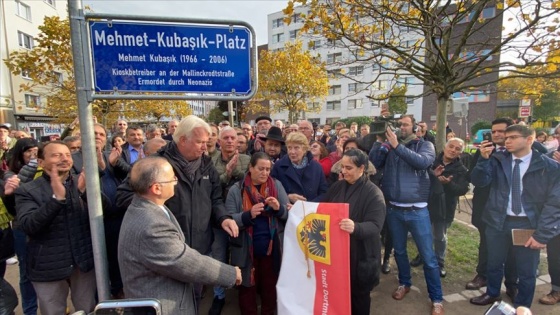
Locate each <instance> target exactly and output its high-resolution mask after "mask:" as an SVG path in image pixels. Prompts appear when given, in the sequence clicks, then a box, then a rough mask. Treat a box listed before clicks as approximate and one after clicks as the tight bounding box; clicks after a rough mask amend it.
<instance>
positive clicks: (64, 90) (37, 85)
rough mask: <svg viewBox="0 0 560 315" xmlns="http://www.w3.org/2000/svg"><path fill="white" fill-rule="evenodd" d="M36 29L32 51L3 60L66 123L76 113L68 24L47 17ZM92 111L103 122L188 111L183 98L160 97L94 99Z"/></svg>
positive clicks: (47, 110)
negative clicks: (165, 98) (128, 99)
mask: <svg viewBox="0 0 560 315" xmlns="http://www.w3.org/2000/svg"><path fill="white" fill-rule="evenodd" d="M39 31H40V33H39V35H38V36H37V37H36V38H34V44H35V45H34V47H33V48H32V49H31V50H19V51H13V52H11V53H10V55H9V57H8V59H6V60H4V62H5V63H6V65H7V66H8V69H9V70H10V71H11V72H12V73H13V74H14V75H19V74H22V72H24V73H25V75H26V77H28V78H31V80H30V81H28V82H27V83H23V84H21V85H20V91H29V92H33V93H37V94H39V95H43V96H46V98H47V104H46V106H45V113H46V114H47V115H50V116H54V117H56V119H55V122H63V123H64V122H66V123H68V122H71V121H72V120H73V119H74V117H76V116H77V113H78V100H77V97H76V82H75V78H74V64H73V59H72V47H71V43H70V24H69V21H68V19H64V20H62V19H60V17H58V16H51V17H49V16H47V17H45V19H44V21H43V24H42V25H41V26H39ZM37 105H38V104H37ZM92 110H93V115H94V116H96V117H101V118H102V119H101V120H100V121H104V122H107V121H115V120H116V119H117V118H119V117H121V116H124V117H126V118H127V119H139V120H153V119H155V120H157V121H159V120H160V119H161V118H162V117H163V116H169V117H184V116H187V115H189V114H190V113H191V109H190V107H189V106H188V104H187V103H186V102H185V101H161V100H149V101H122V102H121V101H114V100H111V101H100V100H97V101H94V102H93V104H92Z"/></svg>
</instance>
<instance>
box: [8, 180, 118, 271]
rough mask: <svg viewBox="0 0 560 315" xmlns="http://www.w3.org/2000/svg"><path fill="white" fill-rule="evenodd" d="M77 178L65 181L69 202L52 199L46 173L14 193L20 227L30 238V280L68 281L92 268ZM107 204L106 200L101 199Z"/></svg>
mask: <svg viewBox="0 0 560 315" xmlns="http://www.w3.org/2000/svg"><path fill="white" fill-rule="evenodd" d="M77 181H78V178H77V177H72V176H71V177H69V178H68V180H67V182H66V184H65V185H66V187H67V188H66V200H63V201H59V200H56V199H55V198H53V191H52V188H51V183H50V177H49V175H48V174H47V173H43V175H42V176H41V177H39V178H37V179H35V180H33V181H31V182H28V183H25V184H23V185H21V186H20V187H19V188H18V189H16V191H15V196H16V198H15V199H16V207H17V211H18V213H17V215H18V221H19V224H20V228H21V229H22V230H23V231H24V232H25V234H26V235H27V237H28V242H27V275H28V277H29V279H30V280H31V281H36V282H49V281H58V280H63V279H67V278H68V277H70V275H71V274H72V272H73V270H74V268H79V270H80V271H81V272H88V271H90V270H92V269H93V252H92V245H91V232H90V226H89V214H88V210H87V204H86V198H85V197H86V196H85V194H80V192H79V191H78V188H77V184H76V183H77ZM102 199H103V203H104V205H107V202H108V200H107V198H106V197H104V196H102Z"/></svg>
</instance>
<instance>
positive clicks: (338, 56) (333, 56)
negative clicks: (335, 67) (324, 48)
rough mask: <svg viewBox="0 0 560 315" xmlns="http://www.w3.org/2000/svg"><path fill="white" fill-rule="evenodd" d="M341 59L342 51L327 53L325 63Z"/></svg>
mask: <svg viewBox="0 0 560 315" xmlns="http://www.w3.org/2000/svg"><path fill="white" fill-rule="evenodd" d="M341 60H342V53H334V54H328V55H327V63H328V64H331V63H335V62H340V61H341Z"/></svg>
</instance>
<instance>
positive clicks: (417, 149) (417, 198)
mask: <svg viewBox="0 0 560 315" xmlns="http://www.w3.org/2000/svg"><path fill="white" fill-rule="evenodd" d="M399 123H400V137H399V138H397V135H396V134H395V133H394V132H393V131H392V130H391V129H390V128H387V132H386V133H385V135H386V137H387V142H386V143H384V145H383V146H382V148H386V149H388V153H386V154H385V160H384V163H377V165H375V166H376V167H378V165H379V166H384V168H383V171H384V173H383V179H382V180H381V189H382V191H383V194H384V195H385V199H386V200H387V201H388V203H387V222H388V226H389V231H390V233H391V236H392V238H393V246H394V250H395V260H396V261H397V265H398V269H399V286H398V287H397V289H396V290H395V292H394V293H393V298H394V299H395V300H402V299H403V298H404V297H405V295H406V294H407V293H408V292H409V291H410V286H411V285H412V282H411V280H412V278H411V275H410V264H409V261H408V255H407V251H406V242H407V234H408V232H410V233H412V237H413V238H414V241H415V242H416V245H417V246H418V251H419V252H420V255H421V256H422V258H423V259H424V277H425V279H426V284H427V287H428V293H429V296H430V299H431V301H432V314H443V312H444V311H443V305H442V301H443V293H442V289H441V279H440V275H439V266H438V262H437V259H436V255H435V253H434V250H433V239H432V226H431V223H430V215H429V212H428V198H429V196H430V177H429V174H428V172H429V169H430V166H432V164H433V163H434V160H435V151H434V146H433V145H432V143H431V142H428V141H424V140H422V139H419V138H418V137H417V136H416V134H415V132H416V130H414V129H415V128H414V125H415V121H414V117H412V116H403V117H402V118H401V119H400V120H399ZM373 155H375V153H373ZM374 160H378V159H377V158H375V159H374Z"/></svg>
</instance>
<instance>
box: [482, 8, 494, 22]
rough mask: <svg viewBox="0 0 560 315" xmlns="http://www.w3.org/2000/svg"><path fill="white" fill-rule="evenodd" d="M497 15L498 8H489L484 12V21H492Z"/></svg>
mask: <svg viewBox="0 0 560 315" xmlns="http://www.w3.org/2000/svg"><path fill="white" fill-rule="evenodd" d="M495 15H496V7H488V8H484V9H483V10H482V18H483V19H491V18H493V17H494V16H495Z"/></svg>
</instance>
